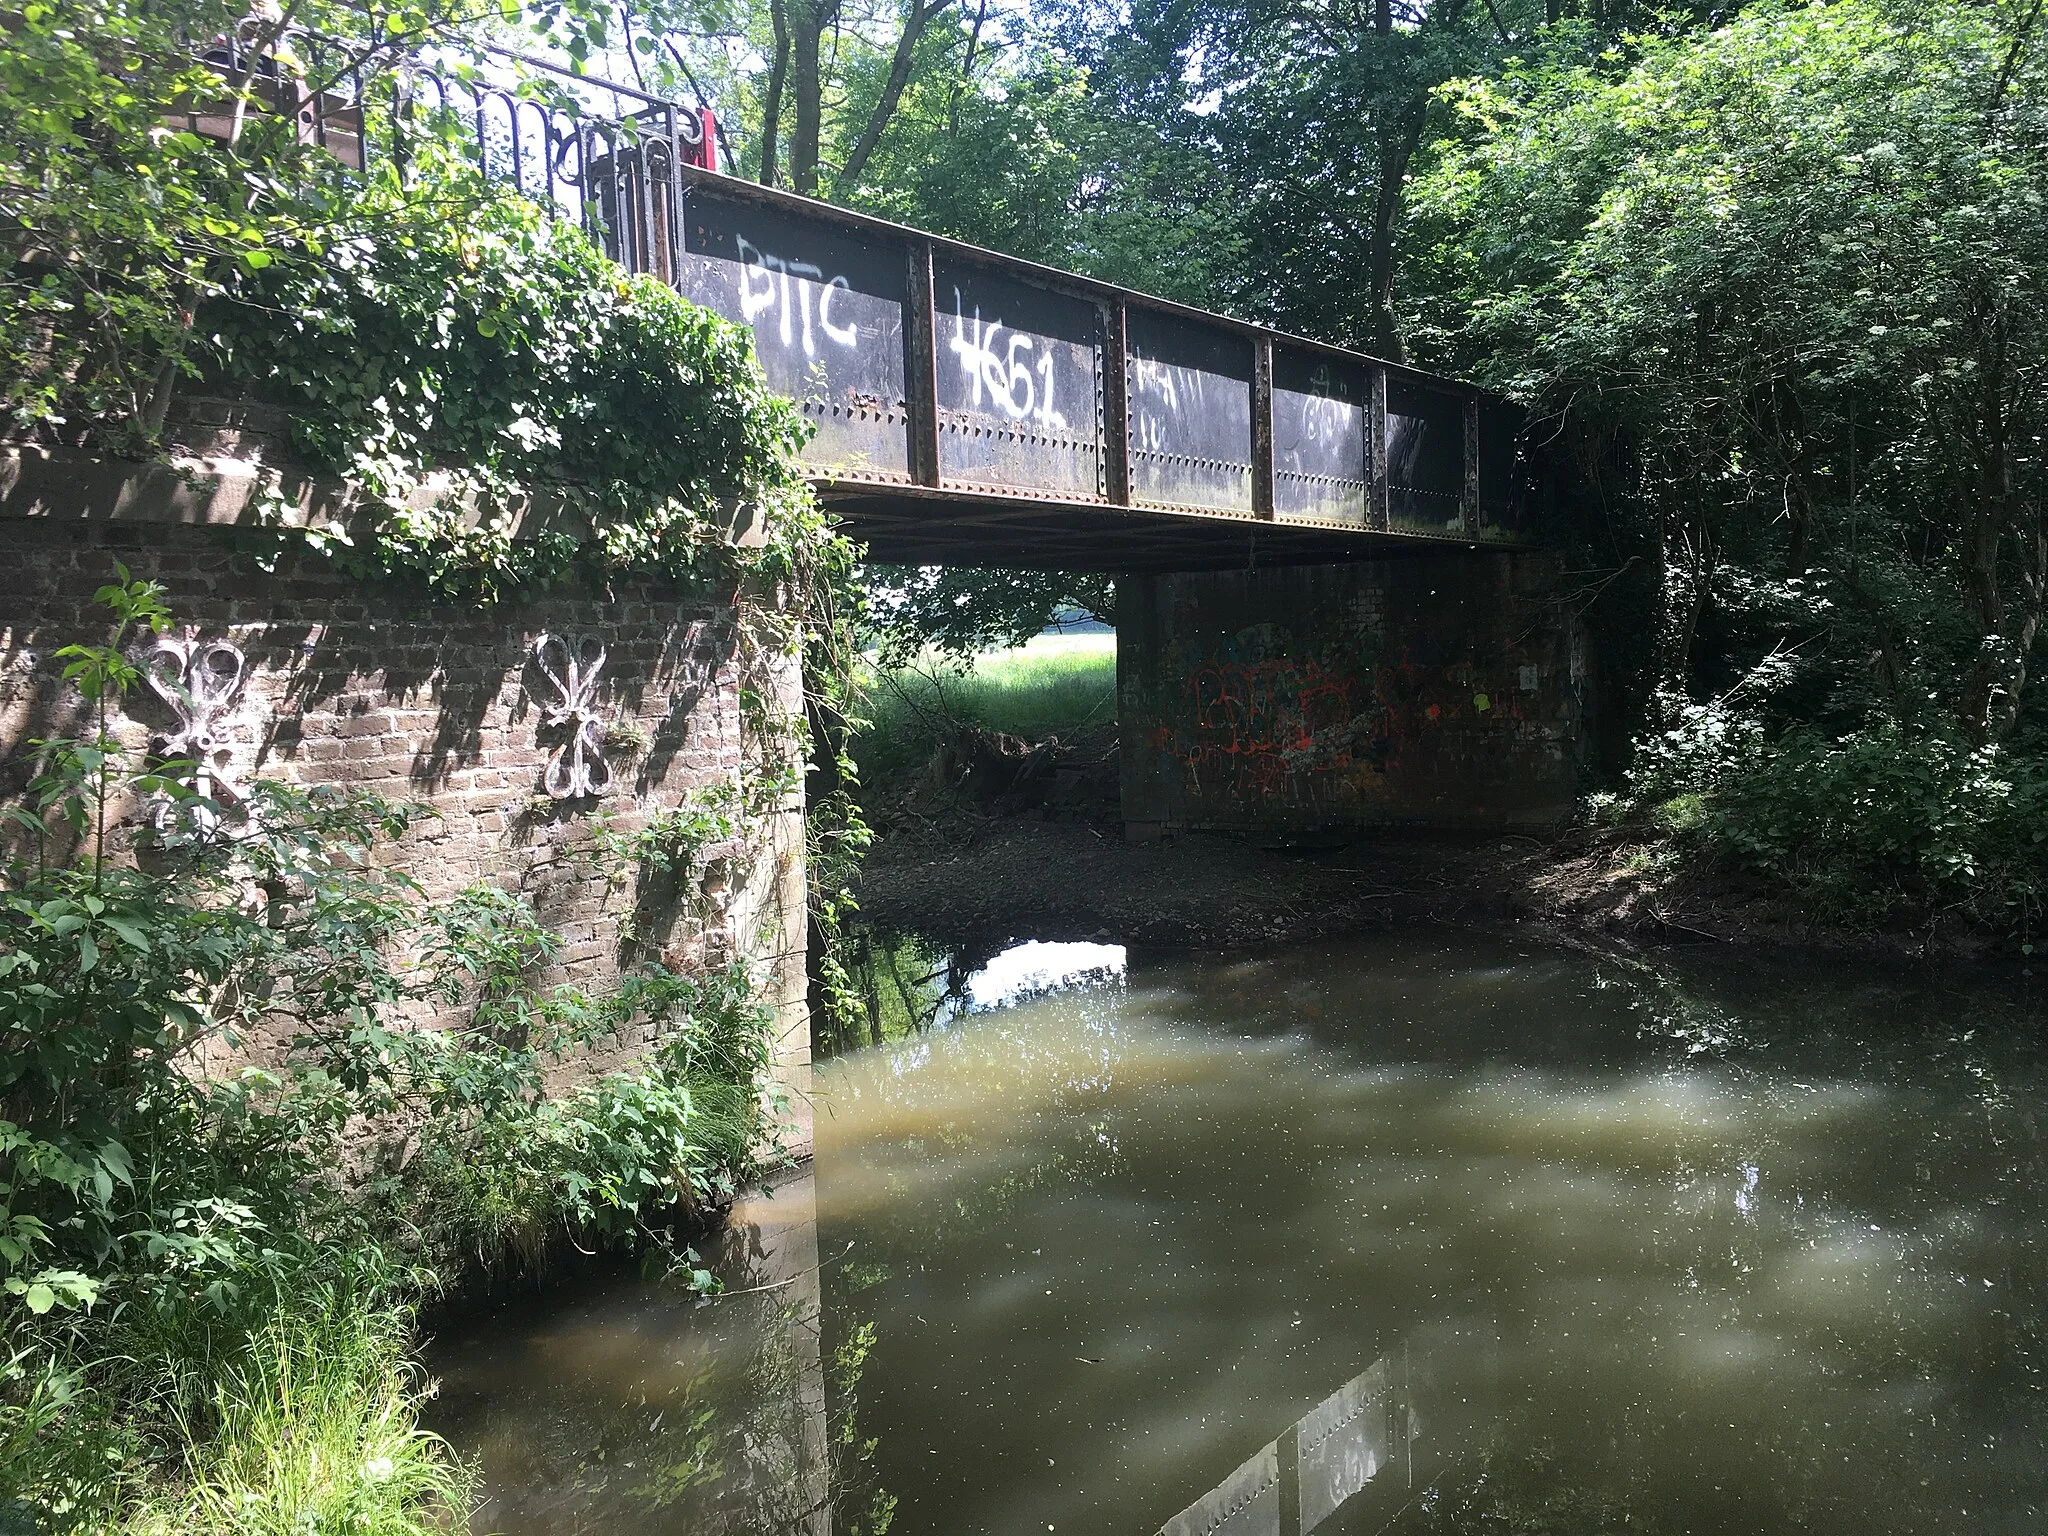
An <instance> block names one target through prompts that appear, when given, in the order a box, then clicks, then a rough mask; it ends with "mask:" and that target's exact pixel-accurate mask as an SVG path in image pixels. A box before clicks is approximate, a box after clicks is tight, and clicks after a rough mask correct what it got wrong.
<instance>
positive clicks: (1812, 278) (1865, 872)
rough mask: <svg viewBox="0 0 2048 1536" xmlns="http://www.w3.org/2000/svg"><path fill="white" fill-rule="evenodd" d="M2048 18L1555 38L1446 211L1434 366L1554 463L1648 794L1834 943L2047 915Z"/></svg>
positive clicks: (1428, 210)
mask: <svg viewBox="0 0 2048 1536" xmlns="http://www.w3.org/2000/svg"><path fill="white" fill-rule="evenodd" d="M2040 21H2041V15H2040V12H2039V9H2038V8H2037V7H2031V6H2028V5H2010V6H2007V5H1998V6H1969V5H1956V4H1946V3H1944V4H1939V5H1935V6H1932V7H1929V6H1925V5H1916V6H1911V7H1905V6H1900V5H1897V4H1894V3H1892V0H1829V3H1823V4H1778V3H1767V4H1759V5H1754V6H1750V7H1748V8H1746V9H1745V10H1743V11H1742V12H1741V13H1740V14H1738V15H1736V16H1734V17H1732V18H1731V19H1729V20H1727V21H1726V23H1725V24H1723V25H1720V26H1718V27H1716V28H1715V29H1713V30H1710V31H1701V30H1663V29H1658V28H1650V27H1645V28H1644V29H1643V30H1642V31H1641V32H1639V33H1636V34H1633V35H1628V36H1625V37H1622V38H1619V39H1617V40H1616V46H1614V47H1613V48H1611V49H1609V50H1607V51H1605V52H1588V51H1587V50H1585V49H1583V48H1578V49H1572V48H1567V47H1565V46H1563V44H1564V42H1565V39H1563V38H1562V37H1561V36H1560V37H1558V38H1556V39H1554V41H1553V44H1552V45H1551V46H1549V47H1547V48H1546V49H1543V50H1538V51H1536V52H1534V53H1532V54H1531V55H1530V56H1528V57H1527V58H1525V59H1523V60H1521V61H1519V62H1517V63H1514V64H1512V65H1510V66H1509V67H1507V68H1505V69H1503V70H1501V71H1500V72H1498V73H1497V74H1495V75H1493V76H1492V77H1491V78H1474V79H1469V80H1466V81H1463V82H1460V83H1458V84H1457V85H1456V86H1454V87H1452V88H1450V90H1449V91H1448V92H1447V93H1446V99H1447V102H1448V104H1449V105H1450V106H1451V107H1452V108H1453V109H1454V110H1455V114H1456V116H1455V119H1454V124H1453V127H1452V130H1451V132H1450V133H1449V134H1448V136H1447V137H1446V139H1445V141H1444V142H1443V143H1441V144H1440V145H1439V146H1438V147H1437V151H1436V155H1435V161H1434V165H1433V167H1432V169H1431V170H1430V172H1429V174H1428V175H1427V176H1426V177H1424V178H1423V179H1422V181H1421V182H1420V184H1419V186H1418V188H1417V191H1416V194H1415V202H1416V205H1417V209H1418V216H1417V219H1416V221H1415V223H1414V225H1413V226H1412V229H1411V246H1410V264H1409V268H1408V283H1409V287H1410V291H1411V293H1412V294H1413V295H1414V296H1415V297H1414V299H1413V302H1412V306H1411V307H1412V313H1413V316H1414V319H1415V321H1416V330H1415V335H1416V338H1417V342H1418V346H1419V348H1420V349H1421V350H1423V351H1424V352H1426V353H1427V355H1428V356H1429V357H1430V358H1431V359H1432V360H1435V361H1438V362H1443V363H1449V364H1451V365H1458V364H1464V365H1467V366H1471V367H1474V368H1476V369H1477V370H1479V371H1480V373H1481V374H1482V375H1483V376H1484V377H1485V378H1486V379H1488V381H1489V382H1492V383H1495V384H1497V385H1500V386H1502V387H1504V388H1506V389H1508V390H1509V391H1511V392H1513V393H1516V394H1518V395H1520V396H1521V397H1522V398H1523V399H1525V400H1526V401H1528V402H1529V404H1530V405H1531V406H1532V408H1533V410H1534V412H1535V414H1536V416H1537V418H1538V421H1539V423H1540V424H1541V425H1540V430H1541V432H1542V433H1543V435H1544V436H1545V438H1546V439H1547V440H1548V441H1549V442H1550V443H1551V444H1552V445H1553V463H1554V464H1555V465H1557V466H1559V469H1558V471H1557V474H1558V483H1559V486H1560V489H1561V494H1560V496H1559V498H1558V503H1559V510H1560V513H1561V520H1562V522H1563V524H1564V528H1565V531H1566V532H1567V534H1568V536H1569V537H1570V539H1571V540H1572V541H1573V542H1574V543H1575V545H1576V553H1577V555H1578V562H1577V563H1579V564H1581V565H1582V566H1584V567H1586V568H1589V569H1591V570H1593V571H1595V572H1598V573H1600V574H1599V577H1598V580H1597V582H1596V585H1595V587H1593V588H1589V589H1588V590H1589V594H1590V596H1589V601H1590V603H1591V614H1590V621H1591V623H1592V625H1593V627H1594V628H1595V630H1596V632H1597V633H1599V634H1600V635H1601V638H1602V643H1601V645H1600V650H1601V652H1602V657H1603V662H1607V661H1610V660H1611V661H1612V662H1613V663H1614V664H1615V666H1614V674H1615V675H1616V676H1617V677H1618V678H1619V679H1620V680H1621V681H1623V682H1624V683H1625V684H1626V690H1625V691H1624V692H1623V693H1622V694H1621V695H1620V696H1618V697H1615V698H1613V699H1612V700H1611V701H1610V708H1611V709H1612V710H1613V711H1614V712H1615V713H1616V714H1617V715H1618V716H1619V717H1620V718H1623V719H1626V720H1629V721H1630V723H1631V724H1632V725H1633V726H1634V727H1636V728H1638V733H1637V739H1636V742H1635V745H1634V762H1633V765H1632V767H1631V768H1630V770H1629V786H1630V793H1631V796H1632V797H1634V798H1635V799H1636V800H1637V801H1638V802H1639V804H1641V805H1663V806H1666V807H1669V806H1670V805H1672V804H1673V803H1674V802H1673V798H1672V797H1674V796H1678V797H1685V796H1689V795H1700V796H1702V797H1703V798H1702V799H1700V800H1699V801H1698V802H1697V803H1696V804H1695V805H1693V806H1691V807H1690V808H1688V809H1686V810H1685V812H1684V814H1682V815H1681V814H1678V813H1677V812H1671V813H1669V814H1665V815H1663V816H1662V817H1661V819H1662V820H1663V821H1664V822H1666V823H1668V824H1670V825H1669V828H1668V830H1669V831H1670V832H1671V833H1672V834H1673V835H1677V836H1681V837H1684V838H1685V839H1687V840H1688V841H1689V843H1690V844H1691V845H1692V846H1695V847H1698V848H1701V849H1707V850H1720V851H1722V852H1724V853H1726V854H1728V855H1730V856H1731V857H1732V858H1733V859H1734V860H1736V861H1738V862H1740V863H1741V864H1743V865H1745V866H1747V867H1748V868H1750V869H1752V870H1755V871H1757V872H1760V873H1762V874H1764V875H1766V876H1768V877H1769V878H1770V879H1771V880H1772V881H1773V882H1775V883H1780V884H1782V885H1784V886H1786V887H1789V888H1790V889H1792V890H1793V891H1794V892H1795V893H1796V894H1797V895H1798V896H1799V897H1800V898H1801V899H1802V900H1803V901H1805V902H1807V903H1809V904H1811V905H1813V906H1815V907H1817V908H1818V909H1819V910H1820V911H1822V912H1823V913H1824V914H1825V915H1827V916H1829V917H1831V918H1834V919H1835V920H1838V921H1843V922H1849V923H1853V924H1859V925H1861V924H1873V923H1880V922H1884V921H1887V920H1893V919H1896V918H1899V917H1903V916H1906V915H1915V914H1916V915H1918V916H1920V917H1923V918H1924V917H1927V916H1929V915H1930V914H1933V913H1937V912H1941V911H1948V910H1962V911H1964V912H1967V913H1968V914H1969V915H1970V916H1971V917H1972V918H1973V919H1974V920H1976V921H1979V922H1984V923H1989V924H1993V925H1997V926H2001V927H2003V926H2011V927H2014V928H2016V929H2019V930H2021V931H2022V932H2023V931H2024V930H2025V928H2026V926H2027V923H2028V913H2029V912H2030V911H2031V907H2032V903H2033V901H2034V899H2035V890H2036V880H2037V875H2036V872H2035V868H2036V861H2035V858H2034V854H2033V843H2032V839H2031V834H2029V833H2026V832H2025V831H2024V828H2023V825H2022V824H2021V823H2020V822H2018V821H2016V820H2015V819H2014V817H2013V813H2012V811H2011V809H2010V808H2011V807H2013V806H2018V805H2027V804H2030V803H2031V796H2032V794H2033V790H2032V787H2031V786H2032V784H2033V782H2034V780H2035V779H2036V777H2037V770H2036V768H2035V766H2034V765H2035V763H2036V762H2037V761H2038V760H2039V759H2038V753H2039V750H2040V748H2039V743H2040V740H2041V726H2040V724H2039V722H2038V719H2037V718H2036V717H2035V714H2034V711H2035V709H2036V706H2035V705H2034V704H2033V703H2032V702H2031V700H2032V697H2033V696H2032V692H2031V691H2030V687H2029V680H2030V676H2031V672H2032V652H2033V647H2034V643H2035V640H2036V637H2037V635H2038V631H2039V629H2040V625H2041V621H2042V618H2043V616H2044V613H2048V564H2044V560H2048V539H2044V525H2043V523H2042V520H2041V518H2042V506H2043V500H2044V494H2043V493H2044V487H2048V459H2044V456H2043V448H2042V445H2043V443H2044V441H2048V322H2044V320H2043V315H2044V313H2048V308H2044V305H2043V302H2042V300H2043V294H2042V292H2041V284H2042V280H2043V279H2042V275H2043V273H2044V272H2048V206H2044V204H2043V202H2042V198H2041V195H2040V191H2039V189H2040V187H2041V186H2042V185H2043V183H2044V180H2048V70H2044V66H2043V63H2042V54H2041V46H2040V45H2041V37H2040ZM1659 819H1660V818H1659V817H1656V816H1653V817H1652V818H1651V820H1652V822H1653V823H1654V822H1656V821H1657V820H1659Z"/></svg>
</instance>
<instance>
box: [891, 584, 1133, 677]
mask: <svg viewBox="0 0 2048 1536" xmlns="http://www.w3.org/2000/svg"><path fill="white" fill-rule="evenodd" d="M862 574H863V579H864V580H865V581H866V583H867V597H868V603H867V621H868V627H869V629H870V630H871V632H872V634H873V637H874V639H875V641H876V643H877V645H878V648H879V649H880V651H881V654H882V660H883V663H884V664H885V665H888V666H893V667H901V666H903V665H905V664H906V663H907V662H909V661H910V660H911V659H912V658H913V657H915V656H917V655H918V654H919V653H920V652H923V651H926V650H932V651H939V652H943V653H945V654H946V655H949V656H952V657H955V658H964V657H969V656H973V655H975V654H976V653H978V652H981V651H990V650H997V649H1000V648H1002V647H1004V646H1018V645H1022V644H1024V642H1025V641H1027V640H1029V639H1030V638H1031V637H1032V636H1033V635H1037V634H1042V633H1043V632H1044V631H1045V630H1046V629H1047V628H1048V627H1050V626H1051V625H1053V624H1055V623H1058V622H1060V621H1062V620H1064V619H1072V618H1074V617H1075V616H1076V615H1077V613H1078V614H1079V615H1083V616H1092V617H1094V618H1097V619H1100V620H1101V621H1102V622H1104V623H1105V624H1110V625H1114V624H1115V623H1116V580H1115V578H1114V577H1110V576H1104V575H1101V574H1099V573H1096V572H1088V571H1083V572H1072V571H1021V570H1017V571H1013V570H1001V569H991V570H982V569H975V568H968V567H963V566H917V567H912V566H893V565H875V566H869V567H867V568H866V569H865V570H864V572H863V573H862Z"/></svg>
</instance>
